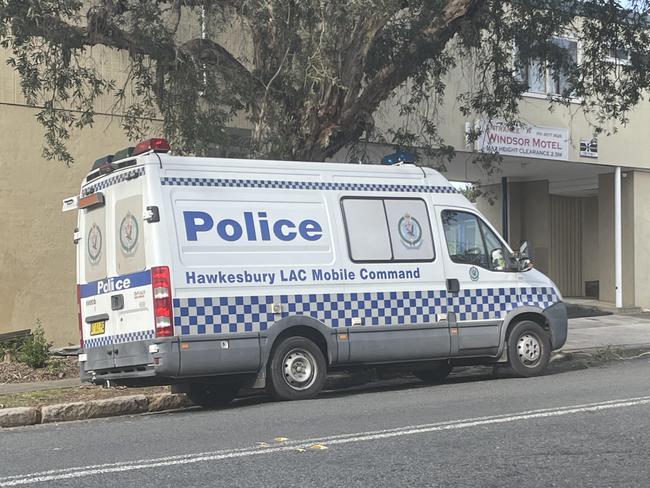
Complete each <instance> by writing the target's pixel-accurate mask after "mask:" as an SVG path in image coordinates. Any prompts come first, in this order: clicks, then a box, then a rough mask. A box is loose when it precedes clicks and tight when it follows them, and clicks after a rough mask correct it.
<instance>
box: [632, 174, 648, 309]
mask: <svg viewBox="0 0 650 488" xmlns="http://www.w3.org/2000/svg"><path fill="white" fill-rule="evenodd" d="M649 189H650V173H646V172H636V171H635V172H634V208H635V209H636V210H637V211H636V212H635V213H634V214H633V219H634V264H635V269H637V270H639V272H638V273H636V275H635V283H634V302H635V305H636V306H637V307H643V308H650V273H649V272H648V270H650V191H648V190H649Z"/></svg>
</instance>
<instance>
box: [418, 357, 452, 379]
mask: <svg viewBox="0 0 650 488" xmlns="http://www.w3.org/2000/svg"><path fill="white" fill-rule="evenodd" d="M451 369H452V368H451V365H450V364H449V361H440V362H439V363H438V364H436V365H435V366H432V367H430V368H427V369H418V370H416V371H413V374H414V375H415V377H416V378H418V379H420V380H422V381H424V382H425V383H430V384H436V383H441V382H442V381H444V379H445V378H446V377H447V376H449V373H451Z"/></svg>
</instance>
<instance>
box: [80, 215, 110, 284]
mask: <svg viewBox="0 0 650 488" xmlns="http://www.w3.org/2000/svg"><path fill="white" fill-rule="evenodd" d="M82 212H83V213H84V217H83V218H84V236H83V239H82V241H81V242H83V243H84V270H85V273H84V274H85V278H86V282H91V281H97V280H101V279H102V278H106V207H100V208H94V209H88V210H82Z"/></svg>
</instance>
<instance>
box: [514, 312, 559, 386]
mask: <svg viewBox="0 0 650 488" xmlns="http://www.w3.org/2000/svg"><path fill="white" fill-rule="evenodd" d="M550 358H551V340H550V338H549V336H548V333H547V332H546V331H545V330H544V329H542V327H541V326H540V325H539V324H538V323H536V322H532V321H530V320H523V321H521V322H519V323H518V324H516V325H515V326H514V327H513V328H512V330H511V331H510V335H509V336H508V361H509V363H510V367H511V368H512V370H513V371H514V372H515V373H516V374H517V375H518V376H524V377H528V376H535V375H538V374H540V373H541V372H542V371H543V370H544V368H546V366H547V365H548V362H549V360H550Z"/></svg>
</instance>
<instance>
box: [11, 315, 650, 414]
mask: <svg viewBox="0 0 650 488" xmlns="http://www.w3.org/2000/svg"><path fill="white" fill-rule="evenodd" d="M645 355H647V356H648V357H649V358H650V314H649V313H644V314H637V315H617V314H614V315H606V316H599V317H584V318H575V319H570V320H569V334H568V338H567V342H566V344H565V346H564V347H563V348H562V349H561V350H560V351H556V352H555V353H554V356H553V357H552V361H582V362H584V361H585V360H587V361H589V360H594V361H603V360H616V359H622V358H623V357H625V358H633V357H637V356H639V357H641V356H645ZM328 383H329V384H330V385H331V386H332V387H333V388H336V382H335V381H334V382H328ZM345 383H347V382H345V381H344V382H343V384H344V385H345ZM67 388H70V389H74V388H81V383H80V381H79V380H78V379H76V378H72V379H64V380H55V381H43V382H34V383H15V384H0V403H2V401H1V399H2V397H3V395H13V394H23V393H30V392H47V391H48V390H59V389H67ZM36 403H38V402H36ZM190 406H192V404H191V402H190V401H189V399H188V398H187V397H186V396H185V395H184V394H172V393H159V392H156V393H145V394H136V395H133V394H128V390H126V391H125V390H121V391H120V393H119V395H118V394H117V393H116V396H115V397H113V398H103V399H99V400H87V401H79V402H72V403H62V404H54V405H44V406H27V407H16V408H2V406H1V405H0V427H16V426H22V425H32V424H39V423H51V422H63V421H69V420H84V419H90V418H98V417H110V416H116V415H128V414H137V413H144V412H159V411H165V410H175V409H181V408H187V407H190Z"/></svg>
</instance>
